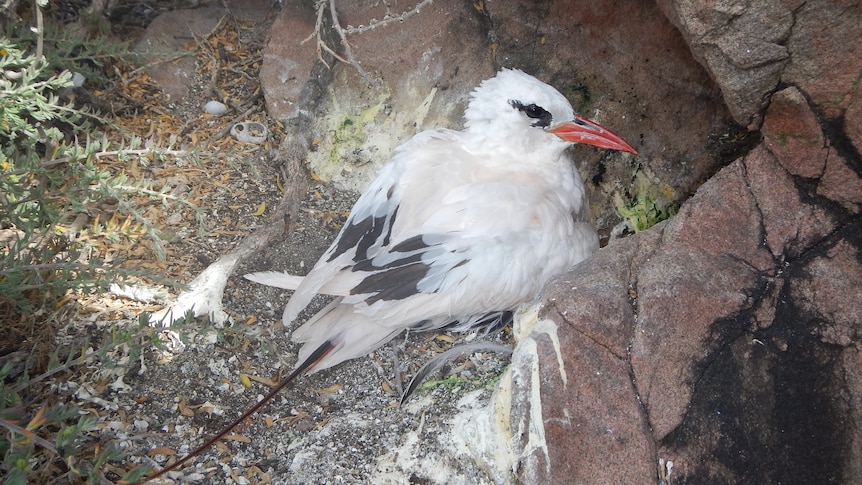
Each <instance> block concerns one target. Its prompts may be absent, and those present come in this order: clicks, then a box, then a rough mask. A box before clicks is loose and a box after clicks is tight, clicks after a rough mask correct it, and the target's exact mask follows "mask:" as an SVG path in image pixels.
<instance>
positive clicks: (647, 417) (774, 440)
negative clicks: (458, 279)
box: [511, 2, 862, 484]
mask: <svg viewBox="0 0 862 485" xmlns="http://www.w3.org/2000/svg"><path fill="white" fill-rule="evenodd" d="M706 5H707V3H706V2H703V4H702V5H700V6H699V7H697V8H695V7H692V5H691V3H690V2H689V3H686V2H677V3H674V6H675V8H676V11H675V13H674V15H676V16H678V17H679V18H676V19H675V21H676V22H677V23H678V24H681V25H683V26H685V28H688V29H689V31H685V30H684V33H685V34H686V37H687V38H688V39H692V38H697V39H699V41H698V42H701V44H700V45H699V44H698V42H693V45H692V49H693V51H695V52H696V53H698V54H697V55H698V57H699V58H701V59H703V60H704V63H705V65H706V66H707V67H708V68H709V69H710V72H711V74H712V75H713V77H714V78H715V79H716V80H717V81H718V83H719V86H720V87H721V89H722V91H723V93H724V95H725V99H726V100H727V101H728V104H729V105H732V106H731V111H732V112H734V115H735V116H738V115H739V113H742V112H743V111H745V110H748V111H745V112H746V113H747V114H745V116H743V117H742V118H744V119H742V118H739V117H738V121H743V122H744V121H750V120H751V119H754V118H757V117H760V119H762V126H763V129H762V133H763V142H762V143H761V144H760V145H759V146H757V147H756V148H755V149H754V150H753V151H751V152H750V153H749V154H747V155H745V156H743V157H742V158H740V159H739V160H737V161H735V162H734V163H732V164H730V165H729V166H727V167H725V168H724V169H722V170H721V171H720V172H719V173H718V174H716V175H715V176H714V177H712V178H711V179H710V180H709V181H708V182H707V183H705V184H704V185H703V186H702V187H701V188H700V189H699V190H698V192H697V193H696V194H695V196H694V197H692V198H691V199H690V200H688V201H687V202H686V203H685V204H684V205H683V207H682V208H681V210H680V212H679V214H678V215H677V216H676V217H675V218H674V219H673V220H671V221H668V222H666V223H662V224H660V225H658V226H656V227H654V228H652V229H650V230H649V231H646V232H644V233H641V234H638V235H636V236H634V237H631V238H627V239H624V240H621V241H618V242H614V243H612V244H610V245H609V246H608V247H606V248H604V249H602V250H601V251H600V252H599V254H598V255H597V256H596V257H595V258H593V259H592V260H590V261H588V262H585V263H584V264H582V265H581V266H579V267H578V268H576V270H575V271H573V272H572V273H571V274H569V275H566V276H565V277H562V278H560V280H559V281H558V282H557V283H556V284H554V285H553V286H552V287H550V288H549V289H548V291H547V294H546V295H545V302H546V303H545V305H544V307H543V311H542V312H541V314H540V316H542V317H545V318H548V319H549V320H550V321H552V322H553V324H554V325H556V326H558V327H559V328H558V330H557V333H558V334H559V335H560V337H559V340H560V350H558V351H559V352H561V353H562V355H563V358H562V361H563V362H565V363H566V365H565V368H566V373H567V374H568V375H569V376H570V377H569V380H568V385H564V383H563V384H561V383H560V382H559V379H554V376H556V375H558V374H559V370H558V365H557V363H556V359H555V357H554V352H555V350H554V349H552V348H549V347H548V346H547V345H546V346H545V347H546V350H544V351H543V350H541V347H540V349H539V350H538V351H535V352H536V356H535V360H536V361H537V362H538V363H539V365H540V370H539V373H540V374H541V375H542V376H543V382H542V390H541V392H539V393H535V392H533V393H524V398H523V399H524V400H525V401H527V402H528V404H524V403H520V402H519V401H518V400H517V398H512V402H513V404H512V406H511V409H512V410H513V415H512V420H511V421H512V428H513V429H514V428H516V426H515V424H516V423H519V426H520V427H521V428H530V427H536V426H537V424H536V423H533V422H531V420H533V419H535V416H534V415H531V414H529V413H527V412H523V411H522V410H523V409H529V408H530V407H531V406H537V405H538V406H541V407H542V414H540V415H539V416H540V417H541V418H542V427H543V428H544V429H545V430H546V438H547V441H546V443H547V448H544V449H542V450H541V452H537V451H534V452H532V454H529V455H528V456H529V457H528V458H524V459H522V460H521V462H520V463H521V469H520V470H521V472H520V475H519V476H520V477H521V478H522V479H524V481H526V482H533V480H534V479H535V477H538V481H539V482H541V483H654V482H656V481H657V480H659V481H661V482H662V483H692V484H694V483H697V484H700V483H855V481H857V480H858V478H859V477H860V476H862V475H860V473H862V469H860V463H862V451H860V450H862V447H860V442H862V407H860V399H859V396H860V393H862V374H860V371H859V367H858V364H859V361H860V355H862V354H860V352H862V303H860V296H862V289H860V288H862V287H860V283H862V257H860V252H862V237H860V234H862V217H860V202H862V200H860V197H859V195H860V194H859V192H860V190H862V158H860V155H859V144H858V142H859V137H858V133H859V131H860V127H862V119H860V118H859V110H858V108H857V107H856V106H857V104H858V92H857V89H858V83H856V82H851V81H850V80H851V79H857V80H858V75H859V72H860V71H859V69H860V66H862V63H860V62H859V60H858V59H859V51H860V48H859V44H858V43H853V45H852V46H851V45H848V44H847V43H846V42H845V41H844V39H845V38H858V36H859V34H860V30H862V27H860V26H859V24H858V22H856V21H855V20H851V19H853V18H855V19H858V18H859V17H858V15H857V16H855V17H854V16H852V15H848V16H846V17H845V16H842V15H840V12H843V11H845V9H847V8H849V9H850V10H852V9H853V8H855V7H852V6H840V5H836V4H834V3H827V2H807V3H806V4H805V5H804V7H801V8H799V9H797V10H795V11H793V12H792V15H793V18H794V22H795V23H794V28H793V29H792V33H791V32H790V31H787V32H785V34H782V35H783V36H784V37H785V42H786V43H789V44H795V45H805V46H812V45H814V46H817V49H816V50H812V49H811V48H806V49H801V50H795V49H789V50H787V51H786V52H785V53H784V54H783V55H782V56H778V55H777V54H776V57H775V63H770V62H765V61H764V62H762V63H760V64H759V65H751V66H747V67H749V68H755V67H756V68H758V69H760V70H761V74H756V73H753V72H744V71H746V66H745V65H743V64H744V63H740V62H738V61H739V60H738V59H737V60H736V61H733V62H731V61H730V60H729V59H732V54H734V53H736V54H739V52H740V51H739V49H740V45H738V43H739V42H743V40H744V41H745V42H750V43H751V44H750V45H749V46H750V47H752V48H755V47H756V46H757V45H763V43H764V42H766V40H765V39H767V37H768V36H769V35H772V34H775V32H773V33H772V34H770V33H769V32H761V34H763V36H764V37H751V36H748V35H744V34H745V32H746V31H747V30H746V29H749V28H751V25H750V24H749V22H750V21H751V18H760V17H759V16H761V15H763V14H764V12H769V11H770V9H773V8H778V9H779V10H780V8H779V7H777V6H774V5H773V6H768V5H767V6H764V7H763V10H760V7H758V8H757V9H754V8H753V7H750V8H748V7H747V8H743V9H742V10H741V11H739V12H736V11H732V12H716V11H713V10H709V9H707V7H706ZM710 5H713V4H712V3H710ZM716 8H717V7H716ZM734 8H735V7H734ZM705 9H706V10H705ZM707 10H708V11H707ZM707 14H708V15H707ZM746 16H749V17H751V18H748V19H746ZM672 18H674V17H673V16H672ZM730 18H734V19H737V22H733V23H730V24H728V20H729V19H730ZM783 18H784V17H782V16H779V20H780V19H783ZM813 18H819V19H826V18H828V19H833V20H836V21H837V22H836V23H835V24H833V27H834V29H827V30H830V33H829V34H826V33H824V31H823V30H818V31H817V32H816V33H815V32H814V31H813V30H809V29H808V28H807V27H806V26H808V25H810V22H812V21H813V20H812V19H813ZM710 22H713V23H712V24H710ZM716 22H717V23H721V22H724V24H722V25H723V27H722V28H718V27H716V24H715V23H716ZM703 23H706V24H710V25H712V26H711V27H707V26H705V25H703ZM778 24H781V22H776V25H778ZM734 29H740V30H734ZM781 30H782V31H783V30H784V28H783V27H782V28H781ZM707 32H708V34H707ZM833 34H834V35H833ZM710 35H712V36H713V37H709V36H710ZM775 35H777V34H775ZM714 36H718V37H714ZM778 37H782V36H778ZM824 37H828V38H824ZM776 38H777V37H776ZM722 39H723V40H722ZM706 44H708V48H706V47H705V45H706ZM722 49H725V50H722ZM764 51H769V49H765V48H764ZM766 53H768V52H766ZM766 53H764V55H766ZM716 56H717V57H722V56H724V57H726V59H725V60H724V61H721V62H719V61H717V60H716ZM767 57H768V56H767ZM779 58H781V59H779ZM764 59H765V58H764ZM836 59H843V62H835V60H836ZM846 61H850V62H846ZM725 62H726V63H725ZM776 63H778V64H781V65H783V66H784V68H783V69H781V70H780V71H781V72H780V73H779V74H780V76H778V77H774V73H772V74H769V76H773V77H770V79H771V81H770V82H769V83H768V84H771V85H770V86H766V85H764V87H763V90H762V92H761V93H760V94H758V96H757V98H758V100H757V103H754V100H753V99H751V100H749V102H752V103H753V104H750V105H748V106H747V107H746V108H744V109H743V105H744V103H742V101H744V100H742V99H736V100H735V99H734V94H733V93H734V92H735V90H736V89H737V88H739V87H741V86H749V87H750V88H755V89H756V86H757V85H758V84H757V83H754V84H751V82H752V79H754V78H760V77H761V76H762V77H764V78H765V77H768V76H766V75H765V74H764V73H765V72H767V71H769V72H771V70H772V69H774V68H775V67H776V66H775V65H773V64H776ZM754 64H757V63H754ZM728 65H733V67H734V69H737V70H741V71H743V72H736V73H733V72H729V71H723V72H717V71H721V69H722V68H723V67H727V66H728ZM815 65H817V66H821V67H825V66H827V65H828V66H829V69H830V71H829V72H830V73H831V74H833V75H830V76H822V77H821V78H816V77H814V76H807V77H804V76H802V75H801V73H803V72H807V70H808V69H810V66H815ZM802 66H809V67H808V68H805V67H802ZM755 70H757V69H755ZM782 76H783V77H782ZM791 76H792V77H791ZM725 77H729V78H731V80H732V82H724V81H723V79H724V78H725ZM779 78H780V79H783V80H784V81H785V82H786V81H787V80H789V79H791V78H792V79H794V82H793V83H788V84H792V85H788V86H786V87H783V88H781V89H779V90H778V91H777V92H775V93H774V94H772V91H774V90H775V88H776V86H777V85H778V82H779V81H778V79H779ZM734 83H740V85H739V86H737V85H735V84H734ZM746 89H749V88H748V87H747V88H746ZM827 93H828V94H827ZM770 94H772V95H771V96H770ZM760 96H763V98H762V99H763V103H762V104H761V101H760ZM734 103H737V104H736V105H734ZM764 107H766V109H763V108H764ZM657 129H661V128H660V127H657ZM566 335H568V337H565V336H566ZM534 338H535V337H534ZM526 340H527V341H529V340H530V339H529V338H528V339H526ZM536 340H537V341H541V338H538V339H536ZM527 349H529V346H527V347H526V348H524V347H523V346H519V347H518V350H516V357H515V358H513V362H515V363H517V362H520V361H524V360H525V358H524V357H521V358H518V357H517V354H518V353H519V352H525V351H526V350H527ZM531 365H534V364H531ZM528 368H529V367H524V366H521V367H518V366H515V365H513V370H512V371H511V372H512V373H513V374H514V375H520V374H523V373H525V372H526V370H527V369H528ZM573 374H577V375H579V376H580V378H574V379H573V378H572V377H571V376H572V375H573ZM546 376H550V377H546ZM546 381H547V382H546ZM596 396H597V397H596ZM584 397H586V399H585V398H584ZM596 399H600V402H601V403H602V404H603V406H596V403H595V401H596ZM597 408H598V409H597ZM609 410H610V411H609ZM561 417H562V418H561ZM550 430H554V431H555V432H556V436H558V437H563V436H564V437H565V438H562V439H559V438H557V439H552V438H551V437H552V436H554V434H552V433H550V432H548V431H550ZM596 450H601V452H602V455H601V458H600V460H599V461H600V462H601V463H602V464H603V466H601V467H596V466H594V464H595V463H596V461H595V460H584V461H580V460H572V459H571V458H570V457H572V456H577V457H596ZM517 451H518V450H516V453H517ZM528 451H531V450H530V449H529V448H527V447H524V448H523V450H522V452H528ZM567 457H569V458H567ZM668 463H672V464H673V466H672V468H669V467H668ZM657 469H658V470H659V472H658V473H656V470H657ZM668 474H669V475H670V479H668V477H667V475H668Z"/></svg>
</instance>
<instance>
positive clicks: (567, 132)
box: [548, 115, 638, 154]
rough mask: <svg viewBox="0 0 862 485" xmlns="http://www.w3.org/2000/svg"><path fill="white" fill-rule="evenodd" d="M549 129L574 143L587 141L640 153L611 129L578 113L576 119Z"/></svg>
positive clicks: (623, 150) (601, 146) (595, 144)
mask: <svg viewBox="0 0 862 485" xmlns="http://www.w3.org/2000/svg"><path fill="white" fill-rule="evenodd" d="M548 131H550V132H551V133H553V134H555V135H557V136H559V137H560V138H562V139H563V140H566V141H570V142H572V143H585V144H587V145H594V146H597V147H600V148H609V149H611V150H619V151H622V152H629V153H634V154H637V153H638V152H637V150H635V149H634V148H632V146H631V145H629V144H628V143H626V142H625V140H623V139H622V138H620V137H618V136H617V135H615V134H613V133H611V131H610V130H608V129H606V128H604V127H602V126H601V125H600V124H598V123H596V122H594V121H590V120H588V119H586V118H582V117H580V116H578V115H575V119H573V120H572V121H566V122H564V123H560V124H559V125H557V126H555V127H553V128H551V129H550V130H548Z"/></svg>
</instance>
